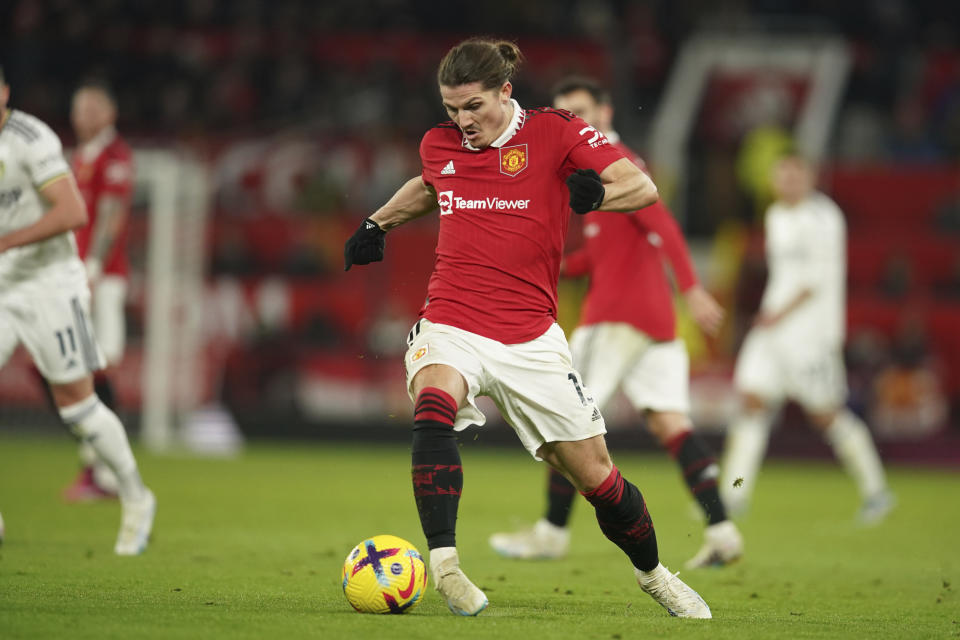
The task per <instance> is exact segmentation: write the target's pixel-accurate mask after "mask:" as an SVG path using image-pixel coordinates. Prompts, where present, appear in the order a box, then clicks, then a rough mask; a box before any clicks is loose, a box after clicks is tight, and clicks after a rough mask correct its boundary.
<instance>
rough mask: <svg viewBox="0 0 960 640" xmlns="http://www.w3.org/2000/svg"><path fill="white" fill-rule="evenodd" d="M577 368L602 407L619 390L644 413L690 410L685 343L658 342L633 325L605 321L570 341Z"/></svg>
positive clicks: (576, 333) (579, 329) (577, 333)
mask: <svg viewBox="0 0 960 640" xmlns="http://www.w3.org/2000/svg"><path fill="white" fill-rule="evenodd" d="M570 351H571V353H573V363H574V365H576V367H577V370H578V371H579V372H580V373H581V374H583V379H584V381H586V383H587V384H588V385H590V390H591V391H593V397H594V398H595V399H596V401H597V404H598V405H600V406H601V407H605V406H607V402H609V401H610V399H611V398H612V397H613V394H614V393H616V391H617V389H618V388H620V387H621V386H622V387H623V392H624V394H625V395H626V396H627V398H628V399H629V400H630V403H631V404H632V405H633V406H634V408H635V409H637V410H638V411H644V410H646V409H650V410H651V411H675V412H678V413H689V411H690V357H689V356H688V355H687V348H686V346H685V345H684V343H683V341H682V340H680V339H677V340H671V341H670V342H655V341H653V340H652V339H651V338H650V337H649V336H647V335H646V334H645V333H643V332H642V331H640V330H638V329H637V328H636V327H634V326H633V325H630V324H627V323H623V322H600V323H597V324H591V325H586V326H582V327H577V329H575V330H574V332H573V335H572V336H570Z"/></svg>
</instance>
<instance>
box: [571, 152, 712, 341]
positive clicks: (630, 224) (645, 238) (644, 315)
mask: <svg viewBox="0 0 960 640" xmlns="http://www.w3.org/2000/svg"><path fill="white" fill-rule="evenodd" d="M613 146H616V147H618V148H619V149H620V150H621V151H622V152H623V154H624V155H625V156H627V157H628V158H630V159H631V160H633V161H634V162H635V163H636V164H637V165H638V166H639V167H640V168H641V169H643V168H644V163H643V161H642V160H641V159H640V158H639V157H637V156H636V155H635V154H634V153H633V152H632V151H631V150H630V149H628V148H627V147H626V146H624V145H623V143H621V142H616V143H614V145H613ZM583 236H584V243H583V247H582V248H581V249H579V250H578V251H575V252H573V253H570V254H569V255H567V256H566V257H565V259H564V275H566V276H574V277H575V276H581V275H589V276H590V287H589V289H588V290H587V295H586V299H585V300H584V304H583V308H582V309H581V312H580V324H582V325H588V324H596V323H598V322H625V323H628V324H632V325H633V326H635V327H636V328H637V329H639V330H640V331H642V332H644V333H645V334H647V335H648V336H650V337H651V338H653V339H654V340H673V339H674V338H675V337H676V335H677V330H676V315H675V313H674V309H673V292H672V291H671V287H670V282H669V280H668V278H667V275H666V273H665V271H664V267H665V265H664V258H666V260H667V261H668V262H669V264H670V267H671V269H672V270H673V273H674V276H675V277H676V279H677V285H678V286H679V287H680V290H681V291H686V290H687V289H689V288H690V287H692V286H693V285H695V284H697V274H696V272H695V271H694V269H693V263H692V262H691V260H690V251H689V250H688V249H687V243H686V241H685V240H684V239H683V233H682V232H681V231H680V227H679V226H678V225H677V223H676V221H675V220H674V219H673V215H672V214H671V213H670V210H669V209H667V207H666V206H665V205H663V204H662V203H660V202H657V203H655V204H653V205H651V206H649V207H645V208H643V209H641V210H639V211H635V212H633V213H629V214H623V213H612V212H607V211H591V212H590V213H588V214H587V215H586V216H585V219H584V221H583Z"/></svg>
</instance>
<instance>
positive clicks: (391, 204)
mask: <svg viewBox="0 0 960 640" xmlns="http://www.w3.org/2000/svg"><path fill="white" fill-rule="evenodd" d="M520 60H521V54H520V50H519V49H518V48H517V46H516V45H515V44H513V43H510V42H503V41H500V42H497V41H491V40H484V39H470V40H466V41H464V42H462V43H460V44H458V45H456V46H454V47H453V48H451V49H450V51H448V52H447V54H446V56H445V57H444V58H443V60H442V61H441V63H440V67H439V70H438V73H437V79H438V83H439V85H440V96H441V99H442V103H443V106H444V108H445V109H446V111H447V114H448V115H449V116H450V120H449V121H447V122H444V123H442V124H439V125H437V126H436V127H434V128H432V129H431V130H429V131H428V132H427V133H426V135H425V136H424V137H423V140H422V142H421V144H420V157H421V163H422V166H423V172H422V174H421V175H419V176H417V177H415V178H412V179H411V180H409V181H408V182H407V183H406V184H404V185H403V186H402V187H401V188H400V189H399V190H398V191H397V192H396V193H395V194H394V195H393V197H392V198H391V199H390V200H389V201H388V202H387V203H386V204H385V205H384V206H382V207H381V208H380V209H378V210H377V211H376V212H375V213H374V214H373V215H372V216H370V217H369V218H367V219H366V220H364V222H363V223H362V224H361V226H360V228H359V229H358V230H357V231H356V233H354V235H353V236H352V237H351V238H350V239H349V240H348V241H347V244H346V246H345V248H344V256H345V266H346V268H347V269H349V268H350V267H351V265H353V264H368V263H370V262H375V261H379V260H382V259H383V250H384V236H385V234H386V232H387V231H388V230H390V229H392V228H394V227H396V226H398V225H401V224H404V223H406V222H409V221H410V220H413V219H415V218H418V217H420V216H423V215H426V214H427V213H429V212H431V211H434V210H435V209H437V208H438V207H439V209H440V235H439V238H438V241H437V249H436V261H435V264H434V271H433V275H432V276H431V278H430V282H429V285H428V288H427V302H426V303H425V305H424V307H423V309H422V310H421V313H420V320H418V321H417V323H416V324H415V325H414V326H413V328H412V329H411V331H410V334H409V336H408V346H409V349H408V351H407V354H406V356H405V358H404V364H405V365H406V371H407V389H408V392H409V394H410V398H411V400H413V401H414V406H415V410H414V427H413V447H412V462H413V469H412V474H413V487H414V496H415V498H416V503H417V510H418V512H419V515H420V522H421V526H422V528H423V532H424V535H425V536H426V538H427V546H428V547H429V549H430V567H431V571H432V573H433V577H434V585H435V586H436V588H437V590H438V591H439V592H440V594H441V596H443V598H444V600H445V601H446V603H447V606H448V607H449V608H450V610H451V611H453V612H454V613H457V614H460V615H476V614H478V613H480V611H482V610H483V609H484V608H485V607H486V606H487V597H486V595H485V594H484V593H483V591H481V590H480V589H478V588H477V587H476V586H475V585H474V584H473V583H472V582H471V581H470V580H469V579H468V578H467V577H466V575H465V574H464V572H463V571H462V570H461V568H460V560H459V556H458V553H457V549H456V536H455V531H456V518H457V508H458V505H459V500H460V493H461V490H462V488H463V467H462V465H461V461H460V454H459V451H458V448H457V439H456V435H455V431H458V430H462V429H464V428H465V427H466V426H468V425H470V424H477V425H482V424H483V423H484V422H485V421H486V418H485V416H484V415H483V413H482V412H480V410H479V409H478V408H477V405H476V397H477V396H478V395H487V396H489V397H490V398H492V399H493V401H494V402H495V403H496V404H497V406H498V408H499V409H500V411H501V413H502V414H503V416H504V418H505V419H506V420H507V422H509V423H510V425H511V426H512V427H513V428H514V430H515V431H516V433H517V435H518V436H519V437H520V440H521V442H522V443H523V445H524V447H526V449H527V450H528V451H529V452H530V453H531V454H532V455H533V456H534V457H535V458H536V459H538V460H545V461H546V462H547V463H549V464H550V465H551V466H552V467H554V468H556V469H558V470H559V471H560V472H561V473H563V474H564V475H565V476H567V477H568V478H569V479H570V480H571V482H572V483H573V485H574V486H575V487H576V488H577V489H578V490H579V491H580V492H581V493H582V494H583V495H584V496H585V497H586V498H587V500H588V501H589V502H590V503H591V504H592V505H593V506H594V509H595V510H596V516H597V520H598V522H599V524H600V528H601V530H602V531H603V533H604V534H605V535H606V536H607V538H609V539H610V540H611V541H612V542H614V543H615V544H616V545H617V546H619V547H620V548H621V549H622V550H623V551H624V552H625V553H626V554H627V556H628V557H629V558H630V561H631V563H632V564H633V567H634V574H635V576H636V578H637V581H638V582H639V584H640V586H641V588H642V589H643V590H644V591H645V592H647V593H649V594H650V595H651V596H652V597H653V598H654V599H655V600H656V601H657V602H658V603H659V604H661V605H662V606H663V607H665V608H666V609H667V610H668V611H669V612H670V613H671V614H672V615H676V616H681V617H693V618H709V617H711V616H710V608H709V607H708V606H707V604H706V603H705V602H704V601H703V599H702V598H701V597H700V596H699V595H697V593H696V592H695V591H694V590H693V589H691V588H690V587H688V586H687V585H686V584H684V583H683V582H682V581H681V580H680V579H679V578H678V577H676V576H675V575H673V574H671V573H670V572H669V571H668V570H667V569H666V568H665V567H664V566H663V565H662V564H660V560H659V556H658V551H657V540H656V535H655V533H654V529H653V523H652V521H651V518H650V514H649V512H648V511H647V507H646V504H645V502H644V500H643V496H642V495H641V494H640V491H639V490H638V489H637V488H636V487H635V486H634V485H633V484H631V483H630V482H628V481H627V480H626V479H624V478H623V476H622V475H621V474H620V472H619V471H618V470H617V468H616V466H615V465H614V464H613V462H612V461H611V460H610V456H609V454H608V453H607V448H606V443H605V440H604V437H603V434H604V433H605V432H606V429H605V427H604V422H603V417H602V416H601V415H600V411H599V409H598V408H597V405H596V403H595V402H594V400H593V397H592V396H591V395H590V392H589V390H588V389H587V388H586V387H585V386H584V385H583V382H582V380H581V378H580V375H579V373H577V371H576V369H574V367H573V364H572V362H571V356H570V350H569V347H568V346H567V342H566V339H565V337H564V335H563V331H562V330H561V329H560V327H559V325H557V323H556V313H557V280H558V277H559V273H560V260H561V256H562V252H563V243H564V239H565V237H566V233H567V224H568V222H569V215H570V211H569V210H570V208H572V209H573V210H574V211H575V212H577V213H579V214H584V213H586V212H588V211H593V210H597V209H599V210H603V211H635V210H637V209H640V208H643V207H646V206H649V205H651V204H653V203H654V202H656V201H657V190H656V186H655V185H654V184H653V182H652V181H651V180H650V179H649V178H648V177H647V176H646V174H644V173H643V172H642V171H640V170H639V169H638V168H637V166H636V165H634V164H633V163H632V162H630V161H629V160H628V159H626V158H624V157H623V155H622V154H621V153H620V152H619V151H618V150H617V149H615V148H614V147H613V146H611V145H610V144H609V141H608V140H607V138H606V137H605V136H604V135H603V133H602V132H600V131H597V129H596V128H594V127H592V126H590V125H588V124H587V123H585V122H584V121H583V120H581V119H580V118H577V117H576V116H574V115H573V114H571V113H569V112H567V111H560V110H557V109H546V108H545V109H526V110H525V109H523V108H521V106H520V105H519V104H518V103H517V101H516V100H514V99H512V98H511V94H512V92H513V85H512V84H511V83H510V79H511V77H512V76H513V74H514V72H515V70H516V68H517V66H518V65H519V63H520Z"/></svg>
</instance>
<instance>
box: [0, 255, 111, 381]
mask: <svg viewBox="0 0 960 640" xmlns="http://www.w3.org/2000/svg"><path fill="white" fill-rule="evenodd" d="M21 342H22V343H23V345H24V346H25V347H26V348H27V351H29V352H30V356H31V357H32V358H33V362H34V363H35V364H36V365H37V368H38V369H39V370H40V373H41V374H43V377H44V378H46V379H47V381H49V382H51V383H53V384H64V383H68V382H76V381H77V380H80V379H82V378H84V377H85V376H88V375H89V374H90V373H91V372H93V371H96V370H98V369H102V368H103V365H104V357H103V352H102V351H101V350H100V347H99V346H98V345H97V341H96V338H94V336H93V332H92V331H91V324H90V289H89V287H88V286H87V281H86V276H85V274H84V272H83V270H82V268H81V269H80V270H79V273H77V272H76V270H66V269H65V270H64V271H63V272H61V273H57V274H55V275H54V274H46V275H44V276H37V277H36V278H33V279H31V280H25V281H21V282H17V283H14V284H11V285H9V286H7V285H4V288H3V289H0V367H2V366H3V365H4V364H6V362H7V360H9V359H10V356H11V355H13V352H14V350H15V349H16V348H17V345H18V344H20V343H21Z"/></svg>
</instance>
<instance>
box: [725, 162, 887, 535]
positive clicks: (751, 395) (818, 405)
mask: <svg viewBox="0 0 960 640" xmlns="http://www.w3.org/2000/svg"><path fill="white" fill-rule="evenodd" d="M773 187H774V192H775V193H776V196H777V201H776V202H774V203H773V204H772V205H771V206H770V208H769V209H768V210H767V213H766V219H765V236H766V253H767V266H768V272H769V275H768V279H767V285H766V288H765V289H764V292H763V299H762V301H761V303H760V312H759V314H758V316H757V318H756V320H755V322H754V326H753V328H752V329H751V330H750V332H749V333H748V335H747V337H746V340H745V341H744V343H743V347H742V348H741V350H740V354H739V356H738V358H737V364H736V370H735V373H734V385H735V387H736V388H737V391H738V392H739V393H740V395H741V397H742V409H741V412H740V415H739V416H738V417H737V419H736V420H735V421H734V422H733V424H731V425H730V429H729V431H728V434H727V441H726V451H725V458H724V462H723V465H722V466H721V469H722V478H721V482H720V487H721V495H722V497H723V501H724V504H725V505H726V506H727V509H728V511H729V512H730V513H731V514H738V513H739V514H742V513H743V512H745V511H746V509H747V506H748V503H749V500H750V496H751V493H752V491H753V488H754V486H755V483H756V480H757V474H758V472H759V469H760V464H761V462H762V460H763V457H764V454H765V453H766V448H767V442H768V440H769V435H770V427H771V423H772V422H773V420H774V418H775V416H776V413H777V411H778V410H779V408H780V406H781V405H782V403H783V402H784V400H787V399H790V400H793V401H795V402H797V403H798V404H799V405H800V406H801V407H803V409H804V411H805V413H806V414H807V417H808V419H809V421H810V423H811V425H812V426H813V427H814V428H815V429H816V430H817V431H819V432H820V433H821V434H822V435H823V437H824V439H825V440H826V441H827V443H828V444H829V445H830V446H831V447H832V448H833V451H834V454H835V455H836V456H837V458H838V459H839V460H840V462H841V463H842V464H843V466H844V467H845V468H846V470H847V471H848V472H849V473H850V475H851V476H852V477H853V479H854V481H855V482H856V484H857V488H858V489H859V491H860V494H861V497H862V499H863V504H862V508H861V510H860V520H861V521H862V522H863V523H865V524H872V523H875V522H878V521H879V520H881V519H883V517H884V516H885V515H886V514H887V512H889V510H890V509H891V508H892V506H893V498H892V496H891V494H890V492H889V491H888V490H887V484H886V478H885V475H884V471H883V466H882V464H881V462H880V458H879V456H878V455H877V450H876V447H875V446H874V443H873V439H872V437H871V435H870V431H869V429H868V428H867V426H866V424H864V423H863V421H862V420H861V419H860V418H858V417H857V416H856V415H855V414H854V413H853V412H851V411H850V410H849V409H848V408H846V406H845V404H844V403H845V400H846V396H847V381H846V370H845V368H844V364H843V341H844V335H845V325H846V267H847V262H846V261H847V258H846V246H847V245H846V223H845V221H844V218H843V213H842V212H841V211H840V208H839V207H838V206H837V205H836V203H834V202H833V200H831V199H830V198H829V197H827V196H826V195H824V194H823V193H820V192H819V191H816V190H815V177H814V172H813V170H812V168H811V167H810V165H809V164H808V162H807V161H806V160H805V159H804V158H802V157H801V156H799V155H795V154H788V155H785V156H784V157H783V158H781V159H780V160H779V161H778V162H777V164H776V165H775V167H774V171H773Z"/></svg>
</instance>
